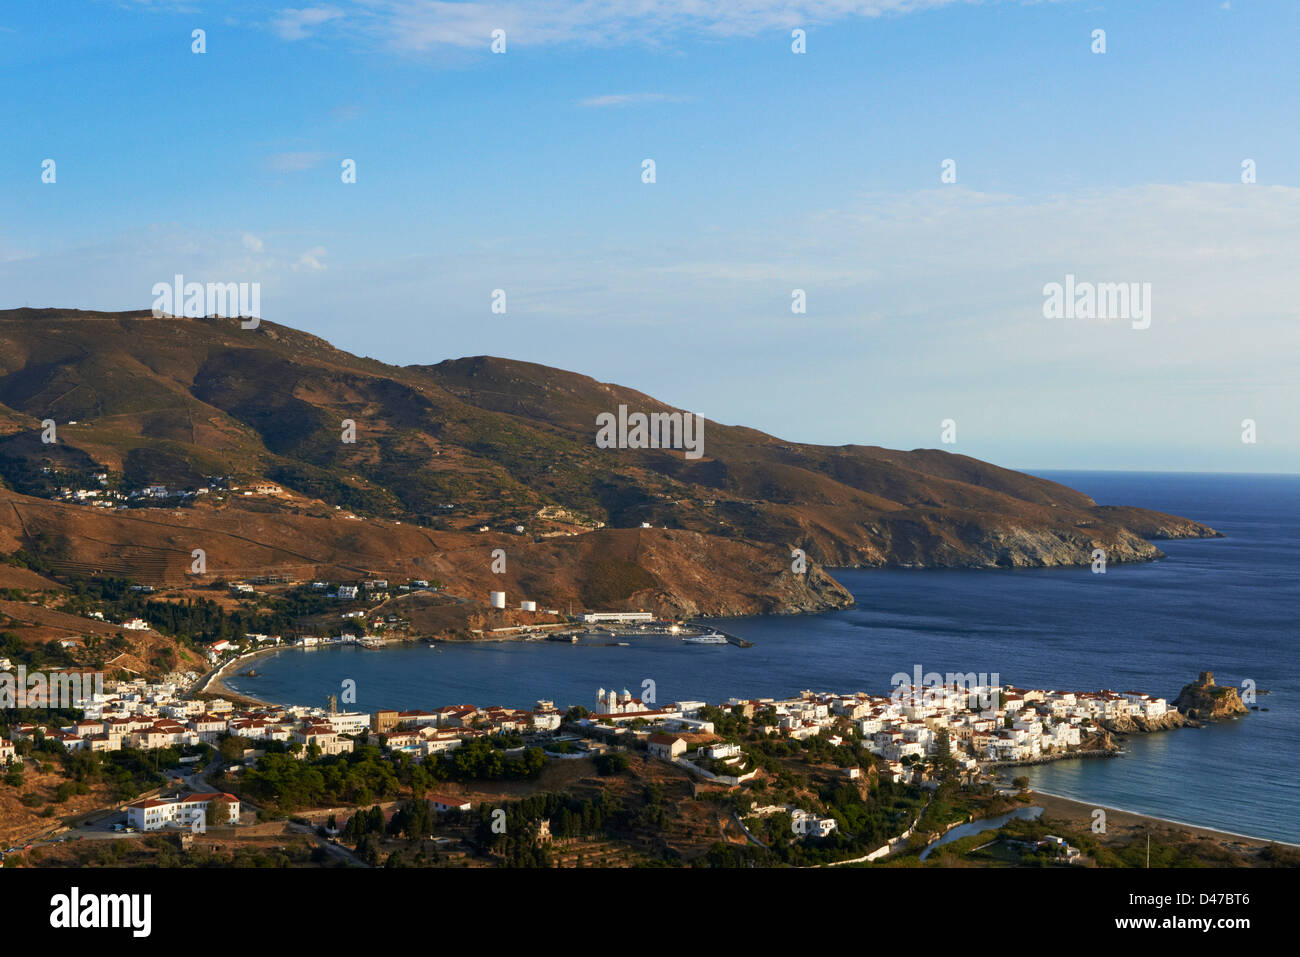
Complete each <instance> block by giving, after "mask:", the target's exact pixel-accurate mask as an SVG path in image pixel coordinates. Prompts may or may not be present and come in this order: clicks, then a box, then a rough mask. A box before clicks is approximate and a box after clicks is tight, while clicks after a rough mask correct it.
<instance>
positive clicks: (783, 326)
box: [0, 0, 1300, 471]
mask: <svg viewBox="0 0 1300 957" xmlns="http://www.w3.org/2000/svg"><path fill="white" fill-rule="evenodd" d="M299 2H300V3H302V4H303V5H302V6H299V7H293V8H289V7H283V6H280V5H277V4H274V3H260V2H259V3H252V2H241V0H231V2H226V3H215V2H204V0H194V2H169V0H150V2H145V0H117V2H109V0H86V2H71V0H48V2H45V3H42V4H7V5H5V6H4V7H3V8H0V82H2V83H3V86H4V89H5V93H6V95H5V97H4V98H3V101H0V118H2V122H3V128H4V130H5V133H6V136H5V140H6V146H5V148H4V149H3V150H0V181H3V183H4V184H5V185H4V187H3V188H2V189H0V304H3V305H4V306H14V305H18V306H21V305H24V304H28V305H60V306H77V307H83V308H101V309H118V308H121V309H126V308H146V307H148V306H149V304H150V303H151V301H152V296H151V295H150V290H151V288H152V286H153V284H154V283H156V282H160V281H168V280H170V278H171V277H172V275H173V274H175V273H178V272H179V273H183V274H184V275H185V276H186V278H187V279H189V280H197V281H214V282H217V281H220V282H229V281H250V282H252V281H256V282H260V283H261V285H262V312H263V315H264V316H265V317H266V318H267V319H270V320H272V321H276V322H282V323H285V324H288V325H292V326H296V327H299V328H303V329H306V330H308V331H311V332H314V333H316V334H318V335H321V336H324V337H326V338H328V339H329V340H331V341H332V342H334V343H335V344H337V345H338V346H340V347H341V348H345V349H348V350H350V351H353V352H357V353H360V354H363V355H370V356H374V357H376V358H380V359H383V360H386V361H390V362H395V363H408V362H436V361H439V360H441V359H445V358H450V357H456V356H462V355H478V354H492V355H502V356H509V357H513V358H520V359H528V360H532V361H536V362H542V363H545V364H548V365H554V366H559V367H562V368H566V369H573V370H575V371H579V372H583V373H586V374H589V375H592V376H595V377H596V378H599V379H602V380H605V381H612V382H618V383H621V384H624V385H629V386H632V387H635V388H638V389H641V390H642V391H645V392H648V393H651V394H653V395H656V396H657V397H660V398H662V399H664V400H665V401H668V402H671V403H674V404H677V405H679V406H682V407H684V408H689V409H692V410H695V411H699V412H702V413H704V414H705V415H707V416H708V417H710V418H712V419H716V420H719V421H723V422H728V423H740V424H745V425H751V426H754V427H756V428H761V429H763V430H765V431H768V432H772V433H775V434H778V435H781V436H784V437H788V438H791V439H798V440H803V441H816V442H826V443H833V444H838V443H847V442H855V443H864V444H880V445H885V446H890V447H896V448H915V447H940V423H941V421H942V420H944V419H949V418H951V419H954V420H955V421H956V423H957V443H956V444H955V445H947V446H942V447H945V448H949V449H950V450H952V451H958V452H963V453H966V454H970V455H975V456H977V457H980V458H985V459H989V460H991V461H995V462H998V463H1000V464H1005V465H1010V466H1014V467H1030V468H1033V467H1040V468H1048V467H1059V468H1177V469H1216V470H1231V471H1278V470H1280V471H1300V425H1298V424H1297V422H1296V410H1297V408H1298V407H1300V401H1298V400H1300V389H1298V388H1297V385H1296V374H1295V373H1296V368H1297V357H1298V355H1300V333H1298V332H1297V326H1298V324H1300V302H1298V301H1297V295H1296V288H1295V286H1296V277H1297V276H1300V268H1297V263H1300V123H1298V122H1297V120H1300V110H1297V97H1298V95H1300V83H1298V82H1297V80H1298V79H1300V77H1298V76H1297V72H1298V71H1297V58H1296V51H1297V49H1300V43H1298V41H1300V5H1298V4H1296V3H1294V2H1277V3H1265V2H1259V3H1254V2H1245V0H1234V2H1232V3H1230V4H1225V3H1221V2H1200V0H1180V2H1176V3H1154V2H1153V3H1140V4H1139V3H1112V4H1096V3H1090V2H1078V3H1075V2H1059V3H1015V2H1004V3H999V2H986V3H944V2H933V3H931V2H925V0H912V2H889V0H879V2H859V0H807V2H802V0H745V2H743V3H727V2H719V3H710V4H705V3H701V2H683V0H621V2H614V0H608V2H607V0H587V2H580V3H574V2H568V0H552V2H546V3H541V2H521V0H502V2H493V3H476V2H458V3H429V2H423V0H419V2H417V0H364V2H361V0H334V2H328V3H319V4H310V3H309V2H308V0H299ZM497 28H500V29H504V30H505V31H506V52H505V53H504V54H493V53H491V52H490V49H489V45H490V43H491V36H490V35H491V32H492V30H494V29H497ZM794 28H802V29H804V30H806V32H807V53H805V54H803V55H796V54H794V53H792V52H791V48H790V45H791V37H790V32H791V30H792V29H794ZM195 29H203V30H205V31H206V45H207V52H206V53H203V54H201V55H199V54H195V53H192V52H191V43H192V40H191V32H192V31H193V30H195ZM1096 29H1103V30H1105V31H1106V52H1105V53H1104V54H1095V53H1093V52H1091V45H1092V32H1093V31H1094V30H1096ZM47 158H52V159H54V160H55V162H56V164H57V166H56V172H57V180H56V182H55V183H53V184H48V183H42V182H41V163H42V161H43V160H45V159H47ZM646 158H652V159H654V161H655V163H656V182H655V183H653V184H645V183H643V182H642V181H641V168H642V160H643V159H646ZM344 159H352V160H355V161H356V164H357V182H356V183H355V184H344V183H342V182H341V181H340V163H341V162H342V161H343V160H344ZM946 159H952V160H954V161H955V163H956V182H955V183H942V182H941V181H940V172H941V164H942V163H943V161H944V160H946ZM1246 159H1251V160H1254V162H1255V164H1256V176H1257V181H1256V182H1255V183H1252V184H1244V183H1242V181H1241V164H1242V162H1243V161H1244V160H1246ZM1066 274H1074V275H1076V276H1077V277H1078V278H1079V279H1080V280H1088V281H1094V282H1149V283H1150V284H1151V289H1152V303H1153V305H1152V316H1151V319H1152V321H1151V325H1150V327H1149V328H1146V329H1140V330H1139V329H1133V328H1132V326H1131V323H1130V322H1129V321H1127V320H1114V319H1111V320H1105V319H1071V320H1062V319H1048V318H1044V315H1043V309H1042V305H1043V286H1044V285H1045V284H1047V283H1051V282H1061V281H1063V280H1064V277H1065V276H1066ZM498 288H499V289H504V290H505V291H506V295H507V312H506V314H505V315H494V314H492V313H491V312H490V301H491V295H492V290H494V289H498ZM794 289H803V290H805V292H806V295H807V303H808V305H807V313H806V314H802V315H796V314H792V312H791V309H790V304H791V293H792V290H794ZM1247 418H1250V419H1253V420H1255V422H1256V428H1257V436H1258V438H1257V442H1256V443H1255V444H1246V443H1243V442H1242V441H1241V432H1242V428H1241V423H1242V420H1243V419H1247Z"/></svg>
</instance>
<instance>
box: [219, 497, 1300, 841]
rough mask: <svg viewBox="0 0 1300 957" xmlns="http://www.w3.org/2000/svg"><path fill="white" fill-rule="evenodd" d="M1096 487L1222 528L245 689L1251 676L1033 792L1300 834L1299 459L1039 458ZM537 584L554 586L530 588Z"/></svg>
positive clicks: (427, 696) (1044, 779)
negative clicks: (1133, 464) (817, 602)
mask: <svg viewBox="0 0 1300 957" xmlns="http://www.w3.org/2000/svg"><path fill="white" fill-rule="evenodd" d="M1038 474H1042V475H1044V476H1045V477H1048V478H1052V479H1054V480H1056V481H1059V482H1063V483H1065V484H1067V485H1070V486H1072V487H1074V488H1077V489H1079V490H1081V491H1083V492H1086V493H1087V494H1089V495H1091V496H1093V497H1094V498H1095V499H1096V500H1097V501H1098V502H1100V503H1102V504H1119V505H1140V506H1146V507H1149V508H1155V509H1159V510H1161V511H1166V512H1172V513H1175V514H1179V515H1185V516H1187V517H1190V518H1194V519H1197V520H1199V521H1203V522H1206V523H1208V524H1210V525H1212V526H1213V527H1215V528H1217V529H1218V530H1219V531H1221V532H1223V533H1224V534H1225V535H1227V536H1228V537H1227V538H1225V539H1207V540H1194V541H1176V542H1162V543H1158V544H1159V545H1160V548H1161V549H1162V550H1163V551H1165V552H1166V553H1167V554H1168V556H1169V557H1168V558H1167V559H1165V560H1163V561H1160V562H1154V563H1150V564H1144V565H1132V566H1123V565H1121V566H1115V565H1112V566H1110V568H1109V569H1108V571H1107V573H1106V574H1105V575H1094V574H1092V573H1091V572H1090V571H1089V570H1088V569H1068V570H1055V569H1035V570H1029V571H952V572H947V571H909V570H898V571H842V572H839V573H837V576H836V577H837V578H838V579H839V580H840V581H841V582H843V583H844V585H845V586H847V587H848V588H850V589H851V590H852V591H853V593H854V595H855V596H856V597H857V599H858V604H857V606H856V607H855V608H852V609H850V610H847V611H842V612H833V613H828V614H823V615H813V616H797V617H770V618H742V619H729V620H726V621H724V622H718V624H719V626H720V627H723V628H724V629H725V630H727V631H729V632H731V633H733V634H738V635H741V636H743V637H745V638H748V639H750V640H752V641H754V642H755V647H753V648H744V649H742V648H737V647H734V646H731V645H725V646H713V647H711V646H707V645H697V646H691V645H683V644H681V643H680V642H679V641H674V640H671V639H654V638H647V639H628V640H629V641H631V646H630V647H627V648H617V647H615V648H607V647H603V646H601V645H598V644H596V645H582V644H579V645H566V644H560V643H555V642H536V643H532V642H530V643H518V642H515V643H508V642H492V643H483V644H475V645H468V644H454V645H453V644H446V643H444V644H441V645H438V646H437V648H438V650H436V651H435V650H431V649H430V648H428V647H427V646H425V645H423V644H417V645H408V646H404V647H400V648H392V649H385V650H383V651H365V650H360V649H355V648H330V649H322V650H318V651H311V652H305V651H284V652H281V653H279V654H277V655H275V656H273V657H272V656H268V657H266V658H263V659H261V660H260V661H259V662H258V664H257V669H258V671H259V672H265V674H264V675H262V676H259V677H257V678H251V679H250V678H234V679H233V680H231V681H230V684H231V686H232V687H234V688H235V689H236V690H239V691H244V692H246V693H248V694H252V695H255V696H257V697H260V698H264V699H267V700H271V701H278V702H283V703H299V704H321V705H323V704H324V703H325V696H326V695H327V694H330V693H331V692H337V691H338V690H339V687H340V683H341V682H342V681H343V680H344V679H348V678H351V679H353V680H355V681H356V687H357V695H358V701H357V707H359V708H360V709H362V710H370V709H374V708H379V707H398V708H416V707H420V708H429V707H436V706H439V705H444V704H456V703H461V702H468V703H473V704H479V705H489V704H501V705H507V706H514V707H526V706H531V705H532V704H533V702H534V701H535V700H536V699H538V698H550V699H553V700H554V701H555V702H556V704H557V705H559V706H561V707H563V706H566V705H569V704H582V705H587V706H588V707H590V706H591V705H592V703H593V699H594V697H595V693H596V690H597V688H601V687H603V688H611V687H614V688H617V689H619V690H622V689H623V688H624V687H626V688H628V689H629V690H631V691H632V692H633V693H634V694H638V695H639V694H641V692H642V690H643V688H644V687H645V685H644V684H643V682H645V681H647V680H650V681H653V682H654V683H655V686H654V687H655V694H656V700H658V701H660V702H668V701H673V700H681V699H704V700H708V701H712V702H716V701H720V700H723V699H725V698H727V697H730V696H732V695H744V696H769V695H788V694H791V693H794V692H798V691H800V690H802V689H805V688H811V689H815V690H819V691H852V690H866V691H872V692H877V693H886V692H888V691H889V690H890V687H891V685H890V677H891V676H892V675H893V674H895V673H896V672H900V671H902V672H909V673H910V672H911V671H912V669H913V667H914V666H915V665H918V664H919V665H921V667H922V669H923V670H924V671H938V672H949V671H952V672H969V671H975V672H989V673H993V672H996V673H997V674H998V675H1000V676H1001V679H1002V681H1004V682H1009V683H1012V684H1016V685H1021V686H1028V687H1056V688H1071V689H1075V690H1095V689H1098V688H1112V689H1115V690H1119V691H1127V690H1130V689H1133V690H1141V691H1149V692H1153V693H1155V694H1158V695H1162V696H1164V697H1167V698H1170V699H1172V698H1173V697H1174V696H1175V695H1176V694H1177V693H1178V690H1179V689H1180V688H1181V687H1182V685H1183V684H1185V683H1187V682H1188V681H1191V680H1193V679H1194V678H1195V677H1196V674H1197V672H1199V671H1202V670H1211V671H1213V672H1214V673H1215V676H1216V679H1217V681H1218V682H1219V683H1220V684H1233V685H1240V683H1241V682H1242V681H1243V680H1245V679H1251V680H1253V681H1254V682H1255V684H1256V686H1257V687H1258V688H1261V689H1268V690H1269V691H1271V692H1272V693H1271V694H1269V695H1265V696H1260V697H1259V699H1258V701H1257V704H1258V705H1259V706H1260V707H1261V708H1268V709H1269V710H1268V711H1267V712H1265V711H1258V712H1252V713H1251V714H1250V716H1249V717H1247V718H1244V719H1241V720H1239V721H1235V722H1230V723H1227V724H1223V725H1216V726H1213V727H1209V728H1205V729H1202V730H1192V729H1185V730H1180V731H1174V732H1169V733H1164V734H1156V735H1149V736H1145V737H1135V738H1129V739H1128V744H1127V747H1128V750H1129V753H1128V754H1127V755H1126V756H1124V757H1121V758H1117V759H1114V760H1109V761H1063V762H1057V763H1055V764H1050V765H1042V766H1038V767H1034V768H1029V769H1026V770H1025V773H1026V774H1027V776H1028V777H1029V778H1030V780H1031V781H1032V782H1033V784H1034V785H1035V786H1037V787H1039V788H1041V789H1042V790H1045V791H1050V792H1054V793H1059V794H1063V795H1066V796H1069V797H1074V798H1078V799H1080V800H1087V801H1094V802H1097V803H1098V804H1105V805H1108V806H1111V807H1118V808H1124V809H1127V810H1133V811H1138V812H1141V813H1146V814H1153V815H1157V816H1161V817H1167V818H1172V819H1174V820H1180V821H1186V822H1189V823H1194V824H1200V825H1203V826H1207V827H1217V828H1221V829H1224V830H1229V831H1237V832H1240V833H1245V834H1252V835H1259V836H1263V837H1272V838H1276V839H1279V840H1286V841H1292V842H1298V843H1300V708H1298V707H1297V700H1298V698H1300V695H1298V693H1300V678H1298V676H1297V673H1296V660H1297V655H1296V647H1297V645H1296V612H1297V609H1300V583H1298V582H1300V579H1298V577H1297V575H1298V573H1300V545H1297V539H1298V538H1300V476H1242V475H1197V474H1169V473H1132V472H1129V473H1114V472H1082V473H1063V472H1040V473H1038ZM539 597H544V596H539Z"/></svg>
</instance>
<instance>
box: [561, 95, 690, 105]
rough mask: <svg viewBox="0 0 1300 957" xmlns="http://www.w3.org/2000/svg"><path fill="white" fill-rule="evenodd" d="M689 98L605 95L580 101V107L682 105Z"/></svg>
mask: <svg viewBox="0 0 1300 957" xmlns="http://www.w3.org/2000/svg"><path fill="white" fill-rule="evenodd" d="M688 99H689V97H685V96H669V95H668V94H666V93H606V94H604V95H602V96H589V97H587V98H586V99H585V100H580V101H579V105H581V106H596V107H599V106H632V105H633V104H636V103H683V102H685V101H686V100H688Z"/></svg>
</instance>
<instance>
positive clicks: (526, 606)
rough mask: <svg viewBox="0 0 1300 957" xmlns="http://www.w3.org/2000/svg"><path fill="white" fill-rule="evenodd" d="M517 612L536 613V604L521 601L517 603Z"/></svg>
mask: <svg viewBox="0 0 1300 957" xmlns="http://www.w3.org/2000/svg"><path fill="white" fill-rule="evenodd" d="M519 610H520V611H537V602H535V601H521V602H520V603H519Z"/></svg>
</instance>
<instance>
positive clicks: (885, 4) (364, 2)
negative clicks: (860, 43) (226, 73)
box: [277, 0, 960, 53]
mask: <svg viewBox="0 0 1300 957" xmlns="http://www.w3.org/2000/svg"><path fill="white" fill-rule="evenodd" d="M957 2H960V0H740V2H731V3H706V2H703V0H345V2H342V3H341V4H340V5H338V6H332V7H314V8H308V9H306V10H284V11H281V18H280V20H277V24H279V25H280V26H279V32H280V34H281V36H284V37H285V38H286V39H291V40H296V39H300V38H301V37H302V36H305V35H308V33H309V32H310V31H311V30H312V29H314V28H316V27H318V26H321V25H323V24H324V23H326V22H327V21H328V20H333V19H340V18H342V17H344V16H346V17H347V18H348V22H349V24H350V26H349V28H348V29H349V33H350V34H352V35H365V36H368V37H370V38H371V39H372V40H375V41H378V42H379V43H380V44H381V45H383V46H385V47H388V48H390V49H393V50H398V51H402V52H406V53H422V52H432V51H436V50H438V49H440V48H447V47H453V48H461V49H473V48H481V49H483V50H485V51H486V50H487V49H488V46H489V44H490V42H491V37H492V31H493V30H505V31H506V36H507V45H508V46H510V45H517V46H550V45H575V46H584V47H591V46H606V47H608V46H620V45H626V44H634V43H641V44H657V43H663V42H668V41H671V40H672V39H674V38H677V37H684V36H691V35H695V36H700V35H703V36H715V37H729V36H753V35H755V34H757V33H759V32H761V31H764V30H775V29H791V28H793V27H813V26H816V25H819V24H827V23H834V22H837V21H842V20H846V19H853V18H864V17H879V16H884V15H888V14H904V13H911V12H913V11H917V10H925V9H931V8H934V7H943V6H948V5H950V4H953V3H957ZM326 12H328V13H329V14H330V15H329V16H322V14H323V13H326Z"/></svg>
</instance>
